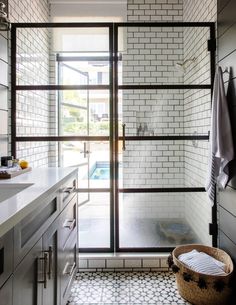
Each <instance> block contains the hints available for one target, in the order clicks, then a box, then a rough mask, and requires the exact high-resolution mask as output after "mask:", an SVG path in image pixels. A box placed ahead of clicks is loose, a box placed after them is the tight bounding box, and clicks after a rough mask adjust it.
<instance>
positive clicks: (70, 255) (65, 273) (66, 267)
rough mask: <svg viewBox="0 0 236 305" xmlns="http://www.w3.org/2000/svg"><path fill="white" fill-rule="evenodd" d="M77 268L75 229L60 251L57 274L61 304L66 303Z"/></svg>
mask: <svg viewBox="0 0 236 305" xmlns="http://www.w3.org/2000/svg"><path fill="white" fill-rule="evenodd" d="M76 270H77V244H76V231H74V232H73V234H72V235H70V238H69V239H68V241H67V243H66V245H65V248H64V250H63V251H60V263H59V275H60V284H61V289H60V290H61V305H65V304H67V300H68V297H69V294H70V288H71V285H72V282H73V279H74V277H75V274H76Z"/></svg>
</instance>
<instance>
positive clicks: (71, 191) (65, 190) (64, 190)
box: [62, 186, 75, 194]
mask: <svg viewBox="0 0 236 305" xmlns="http://www.w3.org/2000/svg"><path fill="white" fill-rule="evenodd" d="M74 190H75V186H71V187H66V188H64V189H63V190H62V192H63V193H68V194H71V193H73V192H74Z"/></svg>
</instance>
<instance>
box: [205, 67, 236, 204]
mask: <svg viewBox="0 0 236 305" xmlns="http://www.w3.org/2000/svg"><path fill="white" fill-rule="evenodd" d="M222 74H223V73H222V69H221V68H220V67H218V68H217V70H216V74H215V80H214V87H213V96H212V114H211V133H210V154H209V162H208V166H209V169H208V176H207V181H206V187H205V189H206V191H207V194H208V196H209V198H210V199H211V201H212V203H214V199H215V185H216V184H217V185H218V186H219V187H220V188H225V186H226V184H227V182H228V179H229V175H228V163H229V162H230V161H231V160H233V158H234V148H233V139H232V131H231V124H230V117H229V110H228V104H227V100H226V96H225V89H224V83H223V77H222Z"/></svg>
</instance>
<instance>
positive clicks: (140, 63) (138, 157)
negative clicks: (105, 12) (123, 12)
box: [121, 0, 185, 219]
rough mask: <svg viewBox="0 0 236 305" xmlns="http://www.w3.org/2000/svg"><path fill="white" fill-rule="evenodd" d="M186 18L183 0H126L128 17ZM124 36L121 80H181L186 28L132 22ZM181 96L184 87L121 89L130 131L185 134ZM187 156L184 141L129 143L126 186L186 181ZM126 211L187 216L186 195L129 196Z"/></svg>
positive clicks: (137, 215)
mask: <svg viewBox="0 0 236 305" xmlns="http://www.w3.org/2000/svg"><path fill="white" fill-rule="evenodd" d="M182 17H183V1H182V0H177V1H171V0H169V1H161V0H159V1H150V0H139V1H137V0H128V10H127V20H128V21H144V22H145V21H182ZM124 37H125V39H126V43H125V44H124V45H125V50H124V52H123V53H122V69H123V75H122V82H123V84H137V85H140V84H141V85H142V84H182V83H183V74H182V73H181V72H180V71H178V70H177V69H176V67H175V64H176V63H177V62H182V61H183V56H184V54H183V42H184V41H183V29H182V28H175V27H160V28H159V27H130V28H126V35H124ZM183 97H184V95H183V90H123V92H122V99H123V100H122V110H123V113H122V121H123V123H124V124H126V134H127V135H156V136H158V135H180V134H183V133H184V128H183V127H184V126H183V109H184V108H183V107H184V105H183V103H184V98H183ZM140 126H142V127H143V128H144V126H146V127H145V129H146V131H144V132H142V131H141V133H140V131H139V129H140ZM183 157H184V142H183V141H145V142H141V141H135V142H133V141H132V142H127V143H126V150H125V151H124V152H123V160H122V161H123V187H124V188H129V187H131V188H140V187H141V188H142V187H143V188H145V187H146V188H155V187H177V186H179V187H181V186H184V183H185V182H184V158H183ZM126 197H127V198H126ZM124 202H125V204H123V203H124ZM123 210H124V215H125V217H130V218H157V219H161V218H183V217H184V195H183V194H174V195H171V194H151V195H150V194H134V195H133V197H132V198H131V196H130V195H128V196H124V198H123V200H122V201H121V216H122V211H123Z"/></svg>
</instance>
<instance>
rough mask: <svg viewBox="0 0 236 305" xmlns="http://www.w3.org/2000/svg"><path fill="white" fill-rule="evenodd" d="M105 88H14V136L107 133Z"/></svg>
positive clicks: (101, 134) (107, 109)
mask: <svg viewBox="0 0 236 305" xmlns="http://www.w3.org/2000/svg"><path fill="white" fill-rule="evenodd" d="M109 101H110V94H109V91H108V90H90V91H87V90H65V91H47V90H45V91H43V90H35V91H17V94H16V127H17V136H49V135H51V136H57V135H61V136H88V135H90V136H109V132H110V130H109V123H110V122H109V120H110V115H109V111H110V107H109Z"/></svg>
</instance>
